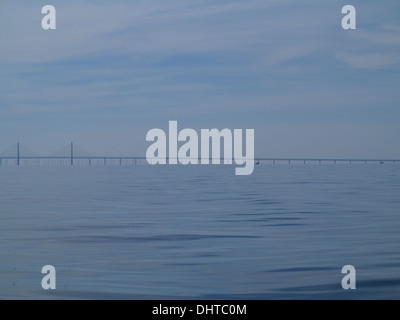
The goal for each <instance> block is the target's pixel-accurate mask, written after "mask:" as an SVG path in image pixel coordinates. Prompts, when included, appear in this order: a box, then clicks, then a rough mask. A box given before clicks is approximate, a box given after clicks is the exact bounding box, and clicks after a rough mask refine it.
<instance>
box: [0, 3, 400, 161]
mask: <svg viewBox="0 0 400 320" xmlns="http://www.w3.org/2000/svg"><path fill="white" fill-rule="evenodd" d="M46 4H51V5H54V6H55V7H56V9H57V30H54V31H45V30H42V28H41V19H42V17H43V15H42V14H41V8H42V6H44V5H46ZM346 4H352V5H354V6H355V7H356V9H357V30H349V31H345V30H343V29H342V28H341V19H342V17H343V15H342V14H341V8H342V7H343V6H344V5H346ZM399 85H400V2H399V1H398V0H384V1H379V2H378V1H369V0H363V1H351V2H342V1H323V2H322V1H316V0H314V1H308V0H304V1H294V0H291V1H286V0H279V1H278V0H276V1H275V0H272V1H266V0H264V1H259V0H247V1H220V0H219V1H215V0H214V1H210V0H202V1H199V0H192V1H188V0H175V1H165V0H154V1H153V0H150V1H149V0H147V1H124V0H116V1H94V0H93V1H92V0H89V1H75V0H72V1H68V2H67V1H59V0H52V1H49V2H48V1H46V2H44V1H34V2H33V1H18V0H16V1H10V0H0V151H1V150H4V149H7V148H8V147H9V146H10V145H13V144H15V143H16V142H17V141H20V142H21V143H23V144H24V145H27V146H29V147H30V148H31V149H33V150H35V151H36V152H37V153H40V154H51V153H53V152H54V151H56V150H58V149H59V148H60V147H62V146H63V145H66V144H67V143H69V142H70V141H74V142H75V143H76V144H77V145H79V146H81V147H83V148H85V149H87V150H89V151H90V152H91V153H92V154H98V155H103V154H104V155H144V154H145V151H146V148H147V146H148V145H149V144H148V143H146V141H145V136H146V133H147V131H148V130H150V129H152V128H157V127H160V128H163V129H167V127H168V121H169V120H178V125H179V127H180V128H184V127H190V128H195V129H200V128H214V127H216V128H219V129H223V128H225V127H227V128H231V129H234V128H243V129H245V128H253V129H255V130H256V146H255V151H256V155H257V156H266V157H339V158H340V157H387V158H400V144H399V141H400V90H399V87H400V86H399Z"/></svg>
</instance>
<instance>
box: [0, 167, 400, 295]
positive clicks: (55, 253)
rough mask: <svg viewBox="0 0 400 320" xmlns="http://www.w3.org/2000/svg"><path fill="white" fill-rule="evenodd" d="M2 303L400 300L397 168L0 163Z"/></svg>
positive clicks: (399, 187)
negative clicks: (348, 268)
mask: <svg viewBox="0 0 400 320" xmlns="http://www.w3.org/2000/svg"><path fill="white" fill-rule="evenodd" d="M47 264H50V265H53V266H54V267H55V268H56V270H57V289H56V290H54V291H51V292H47V291H44V290H42V289H41V280H42V277H43V275H42V274H41V268H42V267H43V266H44V265H47ZM344 265H353V266H355V267H356V269H357V290H354V291H351V292H350V291H344V290H343V289H342V287H341V279H342V277H343V275H342V274H341V268H342V267H343V266H344ZM0 298H1V299H70V298H78V299H80V298H82V299H87V298H88V299H96V298H101V299H153V298H154V299H164V298H165V299H191V298H200V299H309V298H311V299H399V298H400V166H399V165H395V164H387V165H386V164H385V165H372V164H371V165H290V166H289V165H260V166H257V167H256V170H255V172H254V173H253V175H251V176H247V177H239V176H235V174H234V168H233V167H231V166H190V167H173V166H167V167H162V166H154V167H151V166H142V165H140V166H121V167H120V166H93V167H85V166H81V167H79V166H77V167H72V168H71V167H64V166H53V167H51V166H42V167H41V166H21V167H13V166H2V167H0Z"/></svg>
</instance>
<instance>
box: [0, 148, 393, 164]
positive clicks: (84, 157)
mask: <svg viewBox="0 0 400 320" xmlns="http://www.w3.org/2000/svg"><path fill="white" fill-rule="evenodd" d="M68 149H69V150H68V154H67V152H66V151H65V148H64V149H63V151H62V154H61V155H60V154H58V155H57V154H54V155H49V156H40V155H37V154H36V153H34V152H33V151H30V149H28V148H25V150H24V151H25V152H21V144H20V143H17V144H16V145H14V146H12V147H10V148H8V149H7V150H6V151H4V152H0V165H17V166H20V165H22V164H41V165H46V164H56V165H70V166H74V165H89V166H91V165H99V164H101V165H139V164H147V160H146V157H143V156H95V155H92V154H90V153H89V152H87V151H85V150H84V149H82V148H79V147H76V146H75V145H74V143H71V144H69V145H68ZM76 151H78V152H76ZM199 160H200V159H199ZM210 160H211V159H210ZM254 161H255V163H256V164H282V163H284V164H298V163H301V164H327V163H329V164H343V163H346V164H360V163H363V164H368V163H375V164H386V163H393V164H398V163H400V159H385V158H381V159H377V158H375V159H349V158H260V157H255V159H254ZM167 163H168V158H167ZM210 163H211V162H210ZM221 163H223V159H221Z"/></svg>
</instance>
